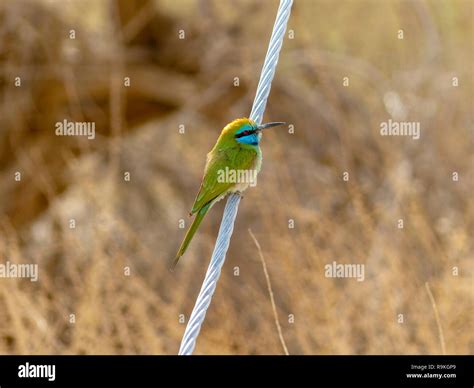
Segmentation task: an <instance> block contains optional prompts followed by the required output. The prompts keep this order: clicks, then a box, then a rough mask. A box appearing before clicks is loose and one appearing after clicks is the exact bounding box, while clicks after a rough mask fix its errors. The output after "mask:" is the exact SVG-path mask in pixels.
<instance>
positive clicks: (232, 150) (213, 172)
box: [170, 118, 281, 270]
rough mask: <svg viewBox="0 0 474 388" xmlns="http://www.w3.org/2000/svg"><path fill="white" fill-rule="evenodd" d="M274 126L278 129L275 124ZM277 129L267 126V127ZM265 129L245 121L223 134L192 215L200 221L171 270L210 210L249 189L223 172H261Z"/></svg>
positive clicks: (211, 155)
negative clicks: (223, 174) (220, 201)
mask: <svg viewBox="0 0 474 388" xmlns="http://www.w3.org/2000/svg"><path fill="white" fill-rule="evenodd" d="M271 124H273V125H276V124H274V123H271ZM278 124H281V123H278ZM273 125H269V124H267V126H273ZM263 128H265V126H260V127H259V126H257V124H256V123H255V122H254V121H252V120H250V119H247V118H242V119H237V120H234V121H232V122H231V123H229V124H228V125H227V126H226V127H225V128H224V129H223V130H222V132H221V134H220V136H219V138H218V139H217V142H216V144H215V145H214V147H213V148H212V150H211V151H210V152H209V153H208V154H207V162H206V167H205V169H204V176H203V179H202V182H201V187H200V189H199V192H198V194H197V196H196V199H195V201H194V205H193V207H192V209H191V212H190V215H193V214H196V217H195V219H194V221H193V223H192V224H191V226H190V227H189V229H188V231H187V232H186V236H185V237H184V240H183V242H182V243H181V246H180V248H179V250H178V253H177V254H176V257H175V258H174V260H173V261H172V263H171V266H170V269H171V270H173V269H174V267H175V265H176V263H177V262H178V260H179V258H180V257H181V256H182V255H183V254H184V252H185V251H186V249H187V248H188V246H189V243H190V242H191V240H192V238H193V236H194V234H195V233H196V230H197V229H198V227H199V225H200V224H201V221H202V220H203V218H204V216H205V215H206V213H207V212H208V211H209V209H210V208H211V207H212V206H213V205H214V204H215V203H216V202H217V201H219V200H221V199H222V198H224V197H225V196H226V195H227V194H229V193H233V192H242V191H244V190H245V189H247V187H248V186H249V182H234V181H228V180H222V179H220V177H222V171H225V170H226V168H227V169H228V170H236V171H237V170H252V171H253V170H255V175H257V174H258V172H259V171H260V168H261V163H262V153H261V150H260V147H259V141H260V138H261V130H262V129H263Z"/></svg>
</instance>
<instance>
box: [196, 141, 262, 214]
mask: <svg viewBox="0 0 474 388" xmlns="http://www.w3.org/2000/svg"><path fill="white" fill-rule="evenodd" d="M256 155H257V154H256V152H248V151H247V152H246V151H243V150H240V151H237V152H225V151H221V152H217V153H216V154H214V155H212V156H211V155H209V157H208V162H207V164H206V169H205V171H204V177H203V179H202V183H201V187H200V189H199V192H198V194H197V196H196V200H195V201H194V205H193V209H192V210H191V214H194V213H196V212H197V211H199V210H200V209H201V208H202V207H203V206H205V205H206V204H207V203H209V202H211V201H212V200H214V199H216V198H218V197H219V196H221V195H222V194H224V193H226V192H227V191H228V190H229V189H230V188H231V187H232V186H234V185H235V183H234V182H226V181H225V180H224V181H223V180H222V179H218V178H219V177H221V178H222V174H223V172H224V171H225V169H226V167H228V168H229V169H232V168H234V169H250V168H252V166H253V163H254V160H255V157H256ZM232 166H234V167H232ZM219 171H221V172H219ZM220 180H221V181H220Z"/></svg>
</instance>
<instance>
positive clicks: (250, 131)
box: [235, 129, 256, 139]
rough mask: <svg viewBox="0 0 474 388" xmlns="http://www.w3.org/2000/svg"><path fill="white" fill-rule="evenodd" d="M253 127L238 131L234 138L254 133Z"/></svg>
mask: <svg viewBox="0 0 474 388" xmlns="http://www.w3.org/2000/svg"><path fill="white" fill-rule="evenodd" d="M255 132H256V131H255V129H251V130H249V131H248V130H245V131H243V132H242V133H239V134H237V135H235V138H236V139H238V138H239V137H244V136H248V135H253V134H254V133H255Z"/></svg>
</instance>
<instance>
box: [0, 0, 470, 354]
mask: <svg viewBox="0 0 474 388" xmlns="http://www.w3.org/2000/svg"><path fill="white" fill-rule="evenodd" d="M276 5H277V3H276V1H269V0H266V1H261V2H256V1H243V0H241V1H232V2H231V1H211V0H208V1H205V0H202V1H184V0H180V1H176V2H174V1H171V0H166V1H165V0H162V1H161V0H158V1H156V2H149V1H146V0H133V1H132V0H113V1H90V0H71V1H67V2H66V1H59V0H50V1H23V0H21V1H13V0H4V1H2V2H1V3H0V93H1V95H0V97H1V105H0V182H1V185H0V236H1V237H0V261H1V262H2V263H3V262H5V261H6V260H10V261H11V262H18V263H31V262H34V263H37V264H39V271H40V272H39V281H38V282H36V283H33V282H30V281H28V280H21V279H18V280H13V279H1V280H0V352H1V353H7V354H30V353H33V354H50V353H59V354H104V353H105V354H109V353H112V354H124V353H126V354H174V353H176V352H177V349H178V347H179V341H180V338H181V335H182V333H183V331H184V328H185V325H184V324H182V323H180V321H179V317H180V314H184V315H185V317H186V319H187V318H188V317H189V314H190V312H191V310H192V307H193V304H194V301H195V298H196V296H197V293H198V291H199V288H200V285H201V281H202V279H203V277H204V273H205V271H206V268H207V264H208V260H209V257H210V254H211V251H212V247H213V244H214V241H215V237H216V234H217V230H218V225H219V222H220V218H221V215H222V209H223V203H221V204H218V205H217V206H216V207H215V208H214V209H213V211H212V212H211V213H210V214H209V215H208V217H207V219H206V220H205V222H204V223H203V225H202V227H201V230H200V231H199V233H198V235H197V237H196V238H195V240H194V242H193V244H192V245H191V248H190V250H189V252H188V253H187V254H186V256H185V257H184V258H183V259H182V261H181V262H180V264H179V266H178V267H177V271H176V272H175V273H173V274H171V273H169V272H168V271H167V270H166V261H167V260H168V259H169V258H170V257H171V256H172V255H173V254H174V253H175V251H176V249H177V247H178V245H179V243H180V240H181V238H182V237H183V234H184V230H182V229H179V228H178V222H179V220H180V219H185V220H186V222H188V218H187V212H188V211H189V208H190V206H191V204H192V201H193V199H194V196H195V193H196V191H197V189H198V185H199V181H200V178H201V174H202V170H203V166H204V161H205V154H206V153H207V151H208V150H209V149H210V148H211V146H212V145H213V143H214V142H215V140H216V138H217V135H218V133H219V131H220V129H221V128H222V126H223V125H224V124H225V123H226V122H228V121H230V120H231V119H233V118H235V117H239V116H244V115H246V114H248V112H249V110H250V107H251V103H252V100H253V97H254V92H255V88H256V83H257V81H258V76H259V72H260V67H261V64H262V60H263V56H264V53H265V51H266V46H267V42H268V37H269V34H270V31H271V26H272V24H273V18H274V14H275V10H276ZM289 28H290V29H293V30H294V34H295V38H294V39H286V41H285V44H284V49H283V52H282V56H281V59H280V64H279V68H278V71H277V75H276V78H275V80H274V83H273V87H272V93H271V96H270V100H269V104H268V108H267V111H266V118H267V119H268V120H285V121H287V122H289V123H292V124H293V125H294V126H295V133H294V134H289V133H287V132H286V131H285V130H282V129H277V130H274V131H273V132H271V133H269V134H268V135H266V136H265V138H264V141H263V144H262V148H263V152H264V165H263V170H262V172H261V174H260V176H259V184H258V186H257V188H254V189H251V190H249V191H248V192H246V195H245V198H244V199H243V201H242V203H241V205H240V212H239V215H238V219H237V222H236V227H235V231H234V235H233V239H232V242H231V247H230V250H229V253H228V255H227V261H226V263H225V266H224V269H223V273H222V276H221V279H220V281H219V285H218V288H217V292H216V294H215V297H214V300H213V303H212V305H211V308H210V310H209V312H208V316H207V319H206V322H205V324H204V327H203V330H202V332H201V335H200V338H199V341H198V345H197V348H196V353H197V354H214V353H217V354H281V353H282V348H281V345H280V342H279V338H278V334H277V331H276V328H275V325H274V320H273V315H272V309H271V304H270V301H269V298H268V293H267V289H266V283H265V277H264V274H263V271H262V268H261V264H260V262H259V257H258V251H257V249H256V247H255V245H254V243H253V241H252V239H251V238H250V236H249V234H248V232H247V229H248V228H249V227H251V228H252V230H253V232H254V234H255V235H256V237H257V239H258V241H259V243H260V245H261V248H262V253H263V254H264V256H265V258H266V262H267V266H268V271H269V273H270V277H271V279H272V284H273V292H274V295H275V300H276V305H277V309H278V314H279V317H280V321H281V325H282V332H283V336H284V338H285V340H286V343H287V345H288V350H289V352H290V354H439V353H441V345H440V341H439V338H438V336H439V333H438V328H437V324H436V319H435V314H434V311H433V307H432V305H431V302H430V297H429V294H428V293H427V290H426V288H425V283H426V282H429V285H430V289H431V291H432V294H433V297H434V300H435V301H436V305H437V308H438V311H439V318H440V323H441V327H442V329H443V334H444V338H445V342H446V351H447V353H452V354H465V353H470V354H472V353H473V348H474V341H473V334H472V333H473V314H472V313H473V310H472V308H473V304H472V302H473V288H472V275H473V274H472V260H473V241H472V238H471V237H472V231H473V220H474V217H473V215H474V207H473V201H472V192H473V188H474V187H473V177H472V167H473V164H472V163H473V158H472V146H473V144H472V129H473V120H472V119H473V117H472V102H473V94H472V91H473V84H472V81H473V78H472V63H474V61H473V54H472V53H473V38H472V37H473V3H472V1H449V2H448V1H436V0H433V1H402V2H399V1H366V0H361V1H357V0H344V1H340V2H332V1H324V0H298V1H296V5H295V6H294V10H293V14H292V18H291V21H290V26H289ZM71 29H75V31H76V39H75V40H70V39H68V34H69V31H70V30H71ZM179 29H184V30H185V31H186V39H185V40H179V39H178V30H179ZM399 29H403V30H404V33H405V39H404V40H398V39H397V31H398V30H399ZM16 76H21V78H22V86H21V87H15V86H14V78H15V77H16ZM126 76H128V77H130V78H131V86H130V87H129V88H125V87H123V77H126ZM344 76H348V77H350V85H349V87H344V86H343V85H342V79H343V77H344ZM453 76H457V77H459V80H460V85H459V86H458V87H453V86H452V81H451V80H452V77H453ZM234 77H239V78H240V86H239V87H234V86H233V79H234ZM403 115H405V116H406V119H407V120H409V121H419V122H420V123H421V127H422V133H421V139H420V140H412V139H411V138H394V137H381V136H380V134H379V125H380V122H381V121H385V120H387V119H388V118H391V117H392V118H394V119H397V117H398V118H399V117H402V116H403ZM65 118H67V119H70V120H77V121H94V122H95V123H96V129H97V133H96V139H95V140H93V141H90V140H87V139H84V138H66V137H57V136H55V135H54V123H55V122H56V121H62V120H64V119H65ZM180 124H184V125H185V126H186V133H185V135H181V134H179V133H178V126H179V125H180ZM16 171H20V172H21V173H22V180H21V182H16V181H15V180H14V173H15V172H16ZM127 171H128V172H130V173H131V180H130V182H126V181H124V179H123V174H124V172H127ZM344 171H348V172H349V174H350V180H349V181H348V182H344V181H343V179H342V174H343V172H344ZM453 171H457V172H458V173H459V176H460V179H459V181H458V182H453V181H452V172H453ZM72 218H73V219H75V220H76V224H77V226H76V228H75V229H70V228H69V220H70V219H72ZM399 218H403V219H404V222H405V227H404V229H403V230H399V229H397V220H398V219H399ZM289 219H293V220H294V222H295V228H294V229H289V228H288V220H289ZM332 261H337V262H339V263H364V264H365V266H366V267H365V268H366V279H365V281H364V282H357V281H355V280H354V279H338V280H336V279H327V278H325V277H324V265H325V264H327V263H331V262H332ZM127 266H128V267H130V269H131V276H124V267H127ZM236 266H238V267H239V271H240V276H234V270H235V267H236ZM454 266H457V267H459V276H453V275H452V268H453V267H454ZM70 314H75V318H76V321H75V323H73V324H72V323H70ZM290 314H292V315H293V316H294V323H290V322H289V319H288V316H289V315H290ZM398 314H404V319H405V322H404V323H403V324H399V323H398V322H397V317H398Z"/></svg>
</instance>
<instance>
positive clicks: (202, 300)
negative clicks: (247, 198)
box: [178, 0, 293, 355]
mask: <svg viewBox="0 0 474 388" xmlns="http://www.w3.org/2000/svg"><path fill="white" fill-rule="evenodd" d="M292 4H293V0H280V6H279V7H278V12H277V16H276V19H275V24H274V25H273V31H272V36H271V38H270V43H269V45H268V50H267V54H266V56H265V61H264V63H263V68H262V72H261V74H260V81H259V82H258V86H257V92H256V94H255V99H254V101H253V106H252V112H251V113H250V118H251V119H252V120H254V121H255V122H256V123H257V124H261V122H262V117H263V112H264V111H265V106H266V105H267V99H268V96H269V94H270V89H271V86H272V80H273V76H274V74H275V69H276V66H277V63H278V56H279V54H280V49H281V46H282V44H283V38H284V35H285V31H286V25H287V23H288V19H289V18H290V13H291V6H292ZM239 202H240V195H239V194H232V195H230V196H229V199H228V200H227V203H226V206H225V209H224V215H223V217H222V222H221V226H220V228H219V234H218V235H217V240H216V245H215V246H214V251H213V253H212V257H211V262H210V263H209V267H208V269H207V272H206V276H205V278H204V282H203V284H202V287H201V291H199V295H198V297H197V300H196V304H195V305H194V308H193V312H192V313H191V317H190V318H189V322H188V325H187V326H186V330H185V332H184V335H183V339H182V340H181V346H180V348H179V353H178V354H179V355H191V354H192V353H193V351H194V347H195V346H196V340H197V337H198V335H199V331H200V330H201V325H202V323H203V322H204V318H205V317H206V312H207V309H208V307H209V305H210V304H211V299H212V295H213V294H214V291H215V289H216V286H217V281H218V280H219V275H220V273H221V269H222V266H223V264H224V261H225V255H226V253H227V249H228V248H229V244H230V237H231V236H232V231H233V230H234V221H235V217H236V216H237V210H238V207H239Z"/></svg>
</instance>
